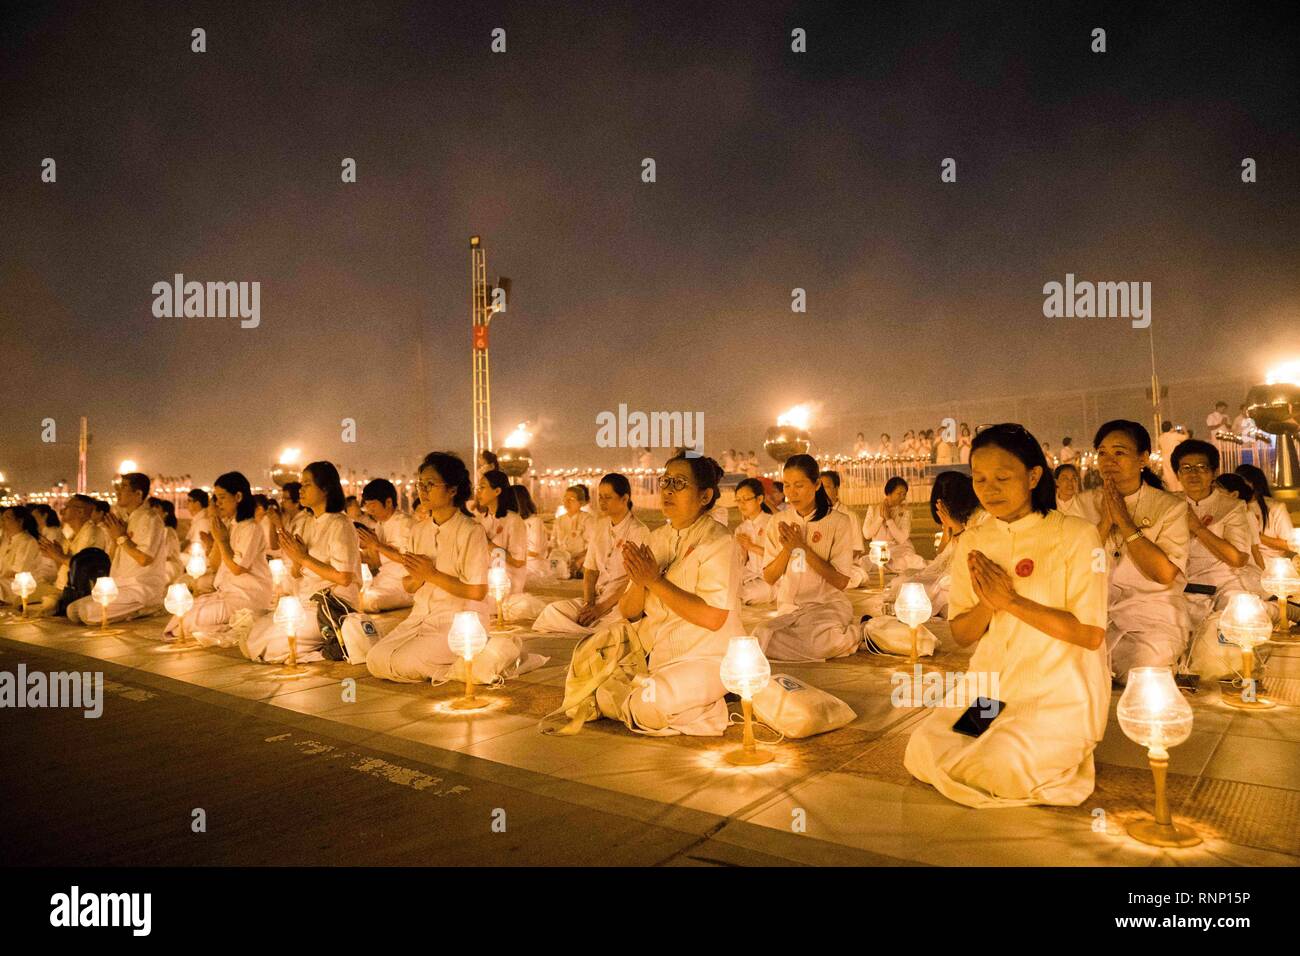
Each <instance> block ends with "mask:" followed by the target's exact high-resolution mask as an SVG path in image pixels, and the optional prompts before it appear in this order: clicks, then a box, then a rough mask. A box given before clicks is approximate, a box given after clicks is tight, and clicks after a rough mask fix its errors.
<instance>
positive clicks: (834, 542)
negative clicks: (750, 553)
mask: <svg viewBox="0 0 1300 956" xmlns="http://www.w3.org/2000/svg"><path fill="white" fill-rule="evenodd" d="M814 513H815V512H814ZM811 518H812V514H810V515H808V516H807V517H804V516H803V515H800V514H799V512H798V511H796V510H795V509H794V508H791V509H790V510H789V511H787V512H785V513H784V514H780V515H777V516H775V517H774V518H773V520H772V521H770V522H768V526H767V534H766V536H765V537H764V544H763V563H764V565H765V566H766V565H770V564H771V563H772V562H773V561H775V560H776V559H777V556H778V555H779V554H780V553H781V539H780V526H781V524H782V523H785V524H797V525H799V526H800V527H802V528H803V532H804V540H805V541H806V543H807V547H808V549H809V550H811V551H812V552H813V553H814V554H816V555H817V556H818V557H820V558H822V559H823V560H824V561H826V562H828V563H829V564H830V565H831V566H832V567H833V568H834V569H835V570H836V571H838V572H839V573H840V574H842V575H844V576H845V577H848V576H849V575H850V574H851V573H852V572H853V545H854V542H856V541H857V540H858V539H857V535H856V532H855V530H854V528H853V527H852V526H851V525H850V523H849V519H848V518H847V517H846V516H845V515H844V514H843V513H842V512H839V511H834V510H832V511H828V512H827V513H826V516H825V517H824V518H822V519H821V520H820V521H813V520H811ZM791 560H792V561H793V558H792V559H791ZM805 564H806V568H805V570H803V571H794V570H792V569H791V568H790V566H789V565H788V564H787V566H786V570H785V573H784V574H782V575H781V577H780V578H778V579H777V581H776V600H777V616H776V617H773V618H770V619H769V620H766V621H764V622H763V623H762V624H759V625H758V626H757V627H756V628H754V636H755V637H757V638H758V643H759V646H760V647H762V649H763V653H764V654H766V655H767V657H768V658H769V659H770V660H774V661H824V660H828V659H830V658H833V657H844V656H845V655H848V654H852V653H854V652H856V651H857V649H858V647H859V646H860V645H861V644H862V627H861V625H860V624H859V623H858V621H857V618H856V617H855V616H854V614H853V602H852V601H850V600H849V596H848V595H847V594H845V593H844V592H843V591H841V590H840V589H839V588H836V587H832V586H831V585H830V584H829V583H827V581H826V579H825V578H823V577H822V576H821V575H820V574H818V573H817V572H816V571H814V570H813V569H812V566H811V564H808V563H807V561H805Z"/></svg>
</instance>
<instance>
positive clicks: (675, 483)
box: [659, 475, 691, 491]
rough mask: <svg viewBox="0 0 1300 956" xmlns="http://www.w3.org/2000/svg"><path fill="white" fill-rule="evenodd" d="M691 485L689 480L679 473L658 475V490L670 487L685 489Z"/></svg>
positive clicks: (676, 489) (675, 489) (677, 489)
mask: <svg viewBox="0 0 1300 956" xmlns="http://www.w3.org/2000/svg"><path fill="white" fill-rule="evenodd" d="M690 486H691V483H690V481H688V480H687V479H685V478H683V477H681V476H680V475H660V476H659V490H660V491H666V490H667V489H669V488H671V489H672V490H673V491H685V490H686V489H687V488H689V487H690Z"/></svg>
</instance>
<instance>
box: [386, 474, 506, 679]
mask: <svg viewBox="0 0 1300 956" xmlns="http://www.w3.org/2000/svg"><path fill="white" fill-rule="evenodd" d="M419 488H420V500H421V501H422V502H423V503H424V504H425V506H426V507H427V508H428V509H429V519H428V520H427V521H421V522H418V523H417V524H416V526H415V530H414V531H413V533H412V535H411V548H412V553H409V554H406V555H405V556H404V557H403V563H404V564H405V565H406V574H407V577H406V582H407V583H406V588H407V590H409V591H412V592H414V594H415V606H414V607H413V608H412V609H411V613H410V614H409V615H408V616H407V618H406V620H404V621H403V622H402V623H401V624H399V625H397V627H395V628H393V630H392V631H391V632H390V633H389V634H388V636H387V637H385V638H383V639H382V640H380V641H379V642H378V643H376V644H375V645H374V646H373V647H372V648H370V651H369V653H368V654H367V655H366V667H367V668H369V670H370V673H371V674H373V675H375V676H376V677H381V678H383V679H384V680H393V681H401V682H403V683H412V684H413V683H418V682H420V681H425V680H429V679H430V678H432V679H435V680H440V679H442V678H444V677H446V676H447V674H448V673H449V672H450V671H451V667H452V665H453V664H454V663H455V662H456V655H455V654H454V653H453V652H452V650H451V647H450V646H448V644H447V634H448V633H449V632H450V631H451V623H452V619H453V618H454V617H455V616H456V612H457V611H474V612H476V613H477V614H478V616H479V619H480V620H481V621H482V622H483V626H484V627H488V626H489V624H490V623H491V622H490V621H489V619H488V604H487V601H486V600H485V599H486V598H487V572H488V539H487V532H485V531H484V530H483V525H482V523H481V522H480V521H478V520H477V519H475V518H473V517H471V516H470V513H469V511H468V510H466V507H465V504H466V502H468V501H469V500H470V495H471V494H472V489H471V487H470V483H469V469H467V468H466V467H465V463H464V462H463V461H461V460H460V459H459V458H457V457H456V456H455V455H452V454H448V453H445V452H437V451H435V452H430V453H429V455H427V456H426V457H425V459H424V461H423V463H421V465H420V481H419Z"/></svg>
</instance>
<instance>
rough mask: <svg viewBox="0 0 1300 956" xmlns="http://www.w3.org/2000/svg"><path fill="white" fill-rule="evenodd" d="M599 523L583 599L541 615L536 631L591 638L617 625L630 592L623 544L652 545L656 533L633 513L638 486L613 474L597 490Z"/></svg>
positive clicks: (555, 604) (562, 603) (552, 605)
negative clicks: (621, 605)
mask: <svg viewBox="0 0 1300 956" xmlns="http://www.w3.org/2000/svg"><path fill="white" fill-rule="evenodd" d="M596 505H597V506H598V507H599V508H600V513H601V517H600V519H599V520H598V521H597V522H596V530H595V533H594V534H593V536H592V540H591V547H590V548H588V549H587V559H586V563H585V564H584V565H583V570H582V597H581V598H570V599H569V600H565V601H554V602H552V603H550V604H548V605H547V606H546V608H545V610H543V611H542V613H541V614H540V615H538V618H537V622H536V623H535V624H533V630H535V631H541V632H542V633H547V634H590V633H592V632H593V631H595V630H598V629H599V628H602V627H605V626H607V625H610V624H616V623H618V621H620V620H621V618H620V617H619V614H618V605H619V600H620V599H621V598H622V597H623V592H624V590H626V588H627V570H626V569H625V568H624V567H623V543H624V542H630V543H631V544H646V543H648V542H649V540H650V530H649V529H648V528H647V527H646V526H645V525H644V524H642V523H641V521H640V519H639V518H637V517H636V516H635V515H634V514H633V513H632V485H631V483H630V482H629V481H628V480H627V477H626V476H624V475H620V474H618V473H616V472H615V473H611V474H608V475H606V476H605V477H604V478H602V479H600V484H599V485H598V486H597V487H596Z"/></svg>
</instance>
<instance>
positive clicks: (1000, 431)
mask: <svg viewBox="0 0 1300 956" xmlns="http://www.w3.org/2000/svg"><path fill="white" fill-rule="evenodd" d="M986 445H992V446H993V447H994V448H1001V449H1002V450H1003V451H1004V452H1006V453H1007V454H1008V455H1013V456H1015V457H1016V458H1018V459H1019V460H1020V463H1021V464H1022V465H1024V466H1025V468H1026V469H1033V468H1040V469H1042V477H1041V478H1039V479H1038V484H1037V485H1035V486H1034V487H1033V488H1032V489H1031V490H1030V493H1029V503H1030V507H1031V508H1033V509H1034V510H1035V511H1037V512H1038V513H1039V514H1041V515H1045V514H1047V513H1048V512H1049V511H1051V510H1052V509H1053V508H1055V507H1056V479H1055V478H1054V477H1052V470H1051V469H1050V468H1049V467H1048V466H1047V456H1046V455H1044V454H1043V446H1042V444H1041V443H1040V442H1039V441H1038V439H1036V438H1035V437H1034V436H1033V435H1031V434H1030V433H1029V429H1027V428H1025V426H1024V425H1020V424H1018V423H1016V422H1002V423H1000V424H997V425H990V426H989V427H988V428H986V429H984V430H983V431H982V432H980V433H979V434H978V435H976V436H975V440H974V441H972V442H971V445H970V453H971V458H972V459H974V457H975V452H977V451H979V450H980V449H981V448H984V447H985V446H986Z"/></svg>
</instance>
